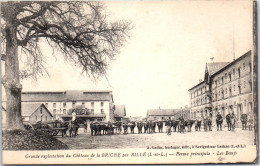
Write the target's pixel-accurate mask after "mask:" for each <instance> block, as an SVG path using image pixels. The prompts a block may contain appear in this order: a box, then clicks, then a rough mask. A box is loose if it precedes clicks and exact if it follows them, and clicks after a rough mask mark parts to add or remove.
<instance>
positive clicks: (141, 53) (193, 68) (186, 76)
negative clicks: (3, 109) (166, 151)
mask: <svg viewBox="0 0 260 166" xmlns="http://www.w3.org/2000/svg"><path fill="white" fill-rule="evenodd" d="M105 5H106V10H107V12H108V13H109V14H110V16H111V17H110V19H111V20H129V21H131V23H132V25H133V29H132V30H131V37H130V38H129V39H128V41H127V43H125V45H124V46H123V47H122V48H121V49H120V50H121V52H120V53H119V54H118V55H117V57H116V59H115V60H114V61H112V62H111V63H110V68H109V70H108V71H107V73H108V74H107V78H101V79H99V80H98V81H92V80H91V79H90V78H89V77H87V76H85V75H81V69H80V68H77V67H75V66H73V65H72V64H71V63H69V62H64V60H63V58H62V55H61V54H60V53H55V55H56V58H54V57H53V56H51V54H52V51H51V49H49V47H48V45H47V44H42V45H43V46H42V48H43V52H44V55H46V56H45V61H46V64H45V67H46V68H47V69H48V72H49V77H39V78H38V81H37V82H35V81H34V80H31V79H27V80H22V85H23V91H64V90H112V91H113V97H114V102H115V104H118V105H125V106H126V114H127V116H146V112H147V109H156V108H159V107H160V108H165V109H166V108H167V109H170V108H180V107H185V105H188V106H190V104H189V103H190V98H189V92H188V90H189V89H190V88H191V87H193V86H195V85H196V84H198V83H199V79H203V78H204V71H205V65H206V63H209V62H211V60H210V58H211V57H214V62H228V61H232V59H233V56H234V55H235V58H238V57H239V56H241V55H243V54H244V53H246V52H247V51H249V50H250V49H252V4H251V1H245V0H242V1H226V0H225V1H221V0H218V1H188V0H186V1H126V2H120V1H117V2H112V1H109V2H105Z"/></svg>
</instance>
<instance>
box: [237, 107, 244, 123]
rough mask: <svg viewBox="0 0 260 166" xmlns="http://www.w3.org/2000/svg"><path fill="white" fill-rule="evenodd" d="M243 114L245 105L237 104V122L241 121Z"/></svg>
mask: <svg viewBox="0 0 260 166" xmlns="http://www.w3.org/2000/svg"><path fill="white" fill-rule="evenodd" d="M242 114H243V105H242V104H237V120H240V116H241V115H242Z"/></svg>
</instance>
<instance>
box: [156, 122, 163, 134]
mask: <svg viewBox="0 0 260 166" xmlns="http://www.w3.org/2000/svg"><path fill="white" fill-rule="evenodd" d="M157 126H158V131H159V133H162V132H163V122H162V121H158V122H157Z"/></svg>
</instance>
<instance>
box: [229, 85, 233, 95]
mask: <svg viewBox="0 0 260 166" xmlns="http://www.w3.org/2000/svg"><path fill="white" fill-rule="evenodd" d="M229 94H230V96H232V88H231V87H230V89H229Z"/></svg>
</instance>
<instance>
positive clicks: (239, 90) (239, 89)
mask: <svg viewBox="0 0 260 166" xmlns="http://www.w3.org/2000/svg"><path fill="white" fill-rule="evenodd" d="M238 93H239V94H241V86H240V85H239V86H238Z"/></svg>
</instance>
